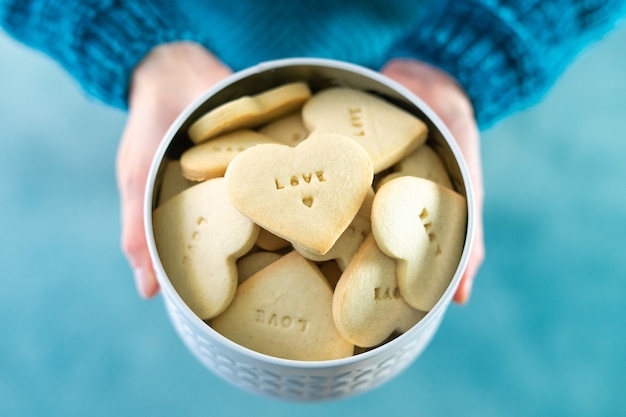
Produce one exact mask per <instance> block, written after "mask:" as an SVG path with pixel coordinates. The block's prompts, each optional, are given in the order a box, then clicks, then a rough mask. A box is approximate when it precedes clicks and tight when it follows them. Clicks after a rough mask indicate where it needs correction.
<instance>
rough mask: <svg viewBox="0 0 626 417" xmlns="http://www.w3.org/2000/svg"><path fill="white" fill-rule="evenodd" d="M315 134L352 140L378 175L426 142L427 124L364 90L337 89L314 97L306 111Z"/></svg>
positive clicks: (308, 126)
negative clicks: (365, 154)
mask: <svg viewBox="0 0 626 417" xmlns="http://www.w3.org/2000/svg"><path fill="white" fill-rule="evenodd" d="M302 118H303V121H304V124H305V126H306V127H307V129H309V131H310V132H311V133H316V132H333V133H338V134H341V135H345V136H348V137H351V138H352V139H354V140H355V141H356V142H358V143H359V144H361V146H363V147H364V148H365V150H367V152H368V154H369V155H370V157H371V158H372V163H373V165H374V172H375V173H378V172H380V171H382V170H384V169H386V168H389V167H390V166H392V165H393V164H395V163H396V162H398V161H399V160H400V159H402V158H403V157H405V156H406V155H408V154H409V153H411V152H412V151H414V150H415V149H416V148H417V147H418V146H420V145H421V144H422V143H424V141H425V140H426V137H427V136H428V128H427V126H426V124H424V122H422V121H421V120H420V119H418V118H417V117H415V116H413V115H412V114H410V113H408V112H406V111H405V110H402V109H401V108H399V107H397V106H395V105H393V104H391V103H389V102H387V101H385V100H383V99H381V98H379V97H377V96H374V95H373V94H369V93H366V92H364V91H361V90H355V89H351V88H346V87H333V88H327V89H325V90H321V91H320V92H318V93H316V94H314V95H313V96H312V97H311V98H310V99H309V100H308V101H307V102H306V103H305V104H304V106H303V107H302Z"/></svg>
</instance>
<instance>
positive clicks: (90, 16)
mask: <svg viewBox="0 0 626 417" xmlns="http://www.w3.org/2000/svg"><path fill="white" fill-rule="evenodd" d="M625 3H626V0H620V1H618V0H605V1H600V0H578V1H577V0H569V1H566V0H549V1H542V0H464V1H461V0H432V1H426V0H414V1H411V0H369V1H366V2H364V1H362V0H358V1H357V0H344V1H336V0H299V1H293V0H238V1H234V0H197V1H192V0H180V1H178V2H170V1H167V0H143V1H139V0H127V1H124V0H68V1H63V2H62V1H60V0H0V24H1V25H2V26H3V27H4V28H5V30H6V31H7V32H8V33H9V34H11V35H12V36H14V37H15V38H17V39H18V40H20V41H22V42H24V43H26V44H28V45H30V46H31V47H33V48H36V49H39V50H41V51H43V52H44V53H46V54H48V55H50V56H51V57H52V58H53V59H55V60H57V61H59V62H60V63H61V65H63V67H64V68H66V69H67V71H68V72H69V73H70V74H72V75H73V76H74V77H75V78H76V79H77V80H78V82H79V83H80V84H81V85H82V86H83V88H84V89H85V91H87V92H88V93H89V94H91V95H93V96H94V97H97V98H98V99H100V100H102V101H104V102H105V103H108V104H111V105H113V106H116V107H121V108H124V107H125V106H126V100H127V93H128V86H129V80H130V76H131V74H132V70H133V68H134V67H135V65H136V64H137V63H138V62H139V61H140V60H141V59H142V58H143V57H144V56H145V54H146V53H147V52H149V51H150V49H152V48H153V47H154V46H156V45H158V44H161V43H164V42H169V41H176V40H193V41H196V42H199V43H202V44H203V45H205V46H206V47H207V48H208V49H210V50H211V51H212V52H213V53H215V54H216V55H217V56H218V57H219V58H220V59H221V60H222V61H224V62H225V63H226V64H227V65H228V66H230V67H231V68H232V69H234V70H239V69H243V68H246V67H249V66H251V65H254V64H257V63H259V62H261V61H266V60H270V59H277V58H285V57H304V56H307V57H324V58H333V59H339V60H344V61H348V62H353V63H357V64H360V65H364V66H367V67H370V68H373V69H379V68H380V67H381V66H382V65H383V64H384V63H385V62H386V61H387V60H388V59H390V58H394V57H411V58H415V59H420V60H424V61H426V62H429V63H432V64H434V65H436V66H438V67H440V68H442V69H443V70H445V71H447V72H448V73H449V74H450V75H452V76H453V77H455V78H456V79H457V80H458V81H459V83H460V84H461V85H462V86H463V88H464V89H465V90H466V92H467V94H468V95H469V97H470V99H471V100H472V103H473V105H474V109H475V112H476V117H477V120H478V122H479V126H480V127H481V128H483V129H484V128H487V127H489V126H491V125H492V124H493V123H495V122H496V121H497V120H499V119H501V118H503V117H505V116H506V115H508V114H510V113H512V112H514V111H516V110H519V109H521V108H524V107H527V106H529V105H531V104H534V103H535V102H537V101H538V100H539V99H540V98H541V97H543V95H544V94H545V92H546V91H547V90H548V89H549V88H550V87H551V86H552V84H553V83H554V82H555V80H556V79H557V77H558V76H559V75H561V74H562V72H563V71H564V69H565V68H566V67H567V65H568V64H569V63H570V62H571V61H572V60H573V59H574V58H575V57H576V56H577V55H578V54H579V53H580V52H581V51H583V50H584V49H585V48H587V47H588V46H589V45H591V44H592V43H593V42H594V41H596V40H598V39H600V38H601V37H602V36H604V35H605V34H606V33H608V32H609V31H610V30H612V29H613V28H614V27H615V26H616V24H617V22H618V21H620V18H621V17H622V16H623V15H624V13H626V6H625Z"/></svg>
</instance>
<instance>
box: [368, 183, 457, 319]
mask: <svg viewBox="0 0 626 417" xmlns="http://www.w3.org/2000/svg"><path fill="white" fill-rule="evenodd" d="M466 224H467V205H466V200H465V198H464V197H463V196H461V195H460V194H458V193H456V192H454V191H452V190H450V189H449V188H446V187H443V186H441V185H439V184H436V183H434V182H432V181H430V180H426V179H423V178H417V177H409V176H407V177H399V178H395V179H393V180H391V181H389V182H387V183H386V184H384V185H383V186H382V187H380V189H379V190H378V192H377V193H376V195H375V197H374V203H373V204H372V234H373V235H374V238H375V239H376V243H377V244H378V247H379V248H380V249H381V250H382V251H383V252H384V253H385V254H387V255H388V256H391V257H392V258H395V259H397V261H398V267H397V269H396V271H397V279H398V286H399V287H400V292H401V293H402V296H403V297H404V299H405V300H406V302H407V303H408V304H409V305H411V306H412V307H414V308H416V309H418V310H422V311H430V310H431V309H432V308H433V306H434V305H435V304H436V303H437V301H439V299H440V298H441V296H442V295H443V293H444V292H445V290H446V289H447V288H448V286H449V285H450V281H451V280H452V278H453V276H454V273H455V271H456V269H457V267H458V265H459V261H460V259H461V253H462V251H463V245H464V243H465V229H466Z"/></svg>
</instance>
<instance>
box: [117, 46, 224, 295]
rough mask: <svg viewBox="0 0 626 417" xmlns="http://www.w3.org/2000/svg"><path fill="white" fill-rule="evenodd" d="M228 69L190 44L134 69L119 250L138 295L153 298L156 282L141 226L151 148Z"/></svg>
mask: <svg viewBox="0 0 626 417" xmlns="http://www.w3.org/2000/svg"><path fill="white" fill-rule="evenodd" d="M230 74H231V70H230V69H229V68H227V67H226V66H225V65H224V64H222V63H221V62H220V61H219V60H218V59H217V58H216V57H215V56H213V55H212V54H211V53H210V52H208V51H207V50H206V49H204V48H203V47H202V46H200V45H198V44H194V43H188V42H180V43H169V44H164V45H161V46H158V47H156V48H155V49H153V50H152V51H151V52H150V53H149V54H148V55H147V56H146V57H145V58H144V59H143V61H141V62H140V63H139V65H138V66H137V67H136V68H135V71H134V73H133V77H132V83H131V89H130V93H129V102H128V103H129V104H128V105H129V112H128V120H127V123H126V127H125V129H124V132H123V134H122V138H121V142H120V145H119V148H118V155H117V181H118V187H119V191H120V203H121V220H122V250H123V251H124V254H125V255H126V257H127V258H128V262H129V263H130V266H131V268H132V270H133V273H134V275H135V283H136V285H137V290H138V292H139V294H141V295H142V296H143V297H146V298H148V297H152V296H153V295H155V294H156V293H157V292H158V289H159V286H158V283H157V280H156V277H155V275H154V269H153V267H152V262H151V260H150V254H149V253H148V246H147V243H146V236H145V231H144V219H143V217H144V216H143V210H144V192H145V187H146V181H147V177H148V171H149V169H150V165H151V163H152V159H153V157H154V155H155V153H156V150H157V148H158V146H159V144H160V143H161V140H162V139H163V137H164V135H165V133H166V132H167V130H168V128H169V127H170V125H171V124H172V123H173V122H174V120H175V119H176V117H177V116H178V115H179V114H180V113H181V112H182V111H183V110H184V109H185V108H186V107H187V106H188V105H189V104H191V103H192V102H193V101H194V100H195V99H196V98H197V97H199V96H200V94H202V93H204V92H205V91H206V90H207V89H208V88H210V87H211V86H213V85H214V84H215V83H217V82H218V81H220V80H222V79H224V78H225V77H227V76H228V75H230Z"/></svg>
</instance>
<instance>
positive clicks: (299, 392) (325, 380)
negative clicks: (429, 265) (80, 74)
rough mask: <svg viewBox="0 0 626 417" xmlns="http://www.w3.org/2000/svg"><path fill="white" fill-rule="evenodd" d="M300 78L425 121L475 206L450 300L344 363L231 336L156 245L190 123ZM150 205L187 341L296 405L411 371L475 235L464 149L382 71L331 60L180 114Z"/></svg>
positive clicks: (155, 169)
mask: <svg viewBox="0 0 626 417" xmlns="http://www.w3.org/2000/svg"><path fill="white" fill-rule="evenodd" d="M293 81H306V82H308V83H309V85H310V86H311V88H312V89H313V90H317V89H320V88H324V87H328V86H335V85H341V86H348V87H353V88H359V89H363V90H367V91H371V92H375V93H377V94H380V95H382V96H384V97H386V98H388V99H389V100H390V101H392V102H394V103H395V104H398V105H400V106H401V107H403V108H404V109H406V110H408V111H409V112H412V113H414V114H415V115H417V116H418V117H420V118H421V119H422V120H423V121H424V122H426V123H427V124H428V127H429V132H430V133H429V137H428V142H427V143H428V144H429V145H431V146H432V147H433V148H434V149H436V150H437V152H438V153H439V154H440V156H441V157H442V159H443V160H444V162H445V164H446V165H447V168H448V170H449V172H450V176H451V178H452V181H453V184H454V186H455V188H456V190H457V191H458V192H459V193H461V194H462V195H464V196H465V197H466V200H467V204H468V222H467V233H466V240H465V246H464V250H463V254H462V257H461V261H460V263H459V266H458V269H457V271H456V274H455V275H454V278H453V279H452V283H451V284H450V286H449V288H448V289H447V290H446V292H445V293H444V295H443V297H442V298H441V299H440V300H439V302H438V303H437V304H436V305H435V307H434V308H433V309H432V310H431V311H430V312H429V313H428V314H427V315H426V316H425V317H424V318H423V319H422V320H421V321H420V322H419V323H417V324H416V325H415V326H414V327H413V328H411V329H410V330H409V331H407V332H406V333H404V334H402V335H401V336H399V337H397V338H395V339H394V340H392V341H390V342H388V343H386V344H384V345H382V346H380V347H377V348H375V349H373V350H370V351H368V352H365V353H361V354H359V355H356V356H352V357H349V358H344V359H338V360H330V361H319V362H305V361H294V360H285V359H279V358H275V357H271V356H268V355H264V354H260V353H257V352H254V351H251V350H249V349H247V348H244V347H242V346H239V345H237V344H235V343H233V342H231V341H230V340H228V339H226V338H225V337H223V336H222V335H220V334H219V333H217V332H216V331H214V330H213V329H212V328H211V327H209V326H208V325H207V324H206V323H205V322H203V321H202V320H200V319H199V318H198V317H197V316H196V315H195V314H194V313H193V312H192V311H191V310H190V309H189V308H188V307H187V305H186V304H185V303H184V302H183V301H182V299H181V298H180V296H179V295H178V294H177V293H176V291H175V290H174V287H173V286H172V284H171V283H170V281H169V280H168V277H167V275H166V273H165V271H164V270H163V266H162V265H161V262H160V260H159V257H158V253H157V250H156V247H155V243H154V235H153V230H152V211H153V209H154V207H155V206H156V203H157V201H158V191H159V187H160V185H161V180H162V176H163V171H164V168H165V164H166V163H167V161H168V160H170V159H177V158H178V156H179V155H180V153H181V152H182V151H183V150H184V149H186V148H187V147H188V146H190V142H189V139H188V138H187V136H186V133H185V132H186V131H187V128H188V126H189V125H190V124H191V123H192V122H193V121H195V120H196V119H197V118H198V117H200V116H201V115H203V114H204V113H206V112H207V111H208V110H210V109H212V108H214V107H216V106H218V105H220V104H222V103H225V102H227V101H230V100H233V99H236V98H239V97H241V96H243V95H253V94H258V93H260V92H262V91H265V90H268V89H270V88H272V87H276V86H278V85H281V84H284V83H287V82H293ZM145 201H146V204H145V219H146V225H145V226H146V234H147V240H148V246H149V249H150V253H151V256H152V260H153V263H154V267H155V270H156V274H157V279H158V281H159V284H160V286H161V294H162V296H163V299H164V302H165V307H166V310H167V312H168V314H169V317H170V318H171V321H172V323H173V325H174V327H175V329H176V330H177V332H178V334H179V335H180V337H181V338H182V340H183V342H184V343H185V344H186V346H187V347H188V348H189V350H190V351H191V352H192V353H193V354H194V355H195V356H196V357H197V359H198V360H199V361H200V362H201V363H203V364H204V365H205V366H206V367H207V368H209V369H210V370H211V371H212V372H214V373H216V374H217V375H218V376H220V377H222V378H223V379H225V380H226V381H228V382H230V383H232V384H234V385H235V386H237V387H240V388H242V389H245V390H248V391H251V392H254V393H256V394H260V395H265V396H270V397H275V398H280V399H286V400H293V401H318V400H330V399H338V398H342V397H347V396H351V395H355V394H359V393H363V392H365V391H368V390H371V389H373V388H375V387H377V386H379V385H381V384H383V383H385V382H387V381H389V380H390V379H392V378H393V377H395V376H396V375H398V374H399V373H400V372H401V371H403V370H404V369H405V368H407V367H408V366H409V365H410V364H411V363H412V362H413V361H414V360H415V359H416V358H417V357H418V356H419V354H420V353H421V352H422V351H423V350H424V349H425V347H426V346H427V345H428V343H429V342H430V340H431V339H432V337H433V335H434V334H435V332H436V331H437V329H438V327H439V324H440V322H441V320H442V318H443V316H444V313H445V311H446V309H447V307H448V305H449V304H450V302H451V300H452V297H453V295H454V292H455V291H456V288H457V286H458V285H459V281H460V279H461V275H462V272H463V271H464V269H465V267H466V264H467V259H468V256H469V252H470V242H471V238H472V236H473V233H474V221H473V216H474V204H473V195H472V190H471V187H470V183H469V173H468V171H467V167H466V165H465V162H464V160H463V158H462V156H461V153H460V150H459V149H458V147H457V145H456V143H455V142H454V140H453V139H452V137H451V135H450V133H449V132H448V130H447V129H446V128H445V126H444V124H443V123H442V122H441V121H440V120H439V118H438V117H437V116H436V115H435V113H434V112H433V111H432V110H431V109H430V108H429V107H428V106H427V105H426V104H424V103H423V102H422V101H421V100H420V99H419V98H418V97H416V96H415V95H413V94H412V93H411V92H410V91H409V90H407V89H405V88H404V87H402V86H401V85H399V84H398V83H396V82H394V81H391V80H389V79H388V78H386V77H384V76H382V75H381V74H379V73H377V72H374V71H371V70H368V69H366V68H363V67H360V66H356V65H353V64H348V63H344V62H339V61H333V60H326V59H315V58H294V59H284V60H277V61H270V62H266V63H262V64H259V65H257V66H254V67H251V68H249V69H246V70H244V71H240V72H238V73H235V74H233V75H232V76H230V77H229V78H227V79H226V80H224V81H222V82H220V83H218V84H217V85H215V86H214V87H213V88H211V89H210V90H208V91H207V92H206V93H205V94H204V95H203V96H202V97H200V98H199V99H198V100H197V101H196V102H195V103H193V104H192V105H191V106H189V107H188V108H187V109H186V110H185V111H184V112H183V113H182V114H181V115H180V116H179V117H178V119H177V120H176V121H175V122H174V124H173V125H172V126H171V127H170V129H169V131H168V132H167V134H166V136H165V138H164V140H163V143H162V144H161V146H160V148H159V150H158V151H157V154H156V156H155V159H154V161H153V164H152V168H151V171H150V174H149V177H148V184H147V190H146V200H145Z"/></svg>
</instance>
